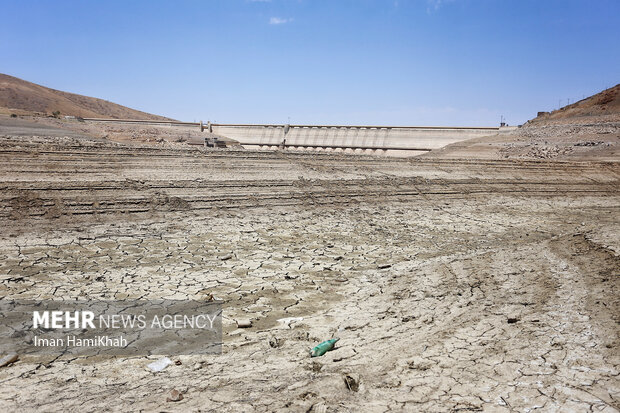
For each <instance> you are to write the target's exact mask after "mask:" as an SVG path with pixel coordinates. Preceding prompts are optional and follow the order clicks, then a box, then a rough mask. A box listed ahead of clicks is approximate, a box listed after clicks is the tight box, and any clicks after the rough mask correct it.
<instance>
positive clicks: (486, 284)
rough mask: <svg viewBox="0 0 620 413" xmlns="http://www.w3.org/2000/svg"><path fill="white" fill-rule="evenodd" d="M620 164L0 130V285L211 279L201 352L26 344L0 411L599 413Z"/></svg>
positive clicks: (62, 288)
mask: <svg viewBox="0 0 620 413" xmlns="http://www.w3.org/2000/svg"><path fill="white" fill-rule="evenodd" d="M619 180H620V167H619V165H618V163H614V162H557V161H556V162H552V161H520V160H502V161H497V160H488V161H467V160H449V161H448V160H436V159H385V158H374V157H370V156H345V155H327V154H313V155H309V154H293V153H286V152H257V151H241V150H220V151H211V152H204V151H202V150H198V149H196V150H193V149H184V148H181V147H180V146H179V148H168V149H161V148H155V147H148V146H139V145H133V146H125V145H116V144H110V143H104V142H95V141H88V140H80V139H73V138H24V137H9V136H5V137H2V138H0V189H1V191H0V222H1V225H2V233H1V234H0V281H1V284H0V289H1V290H2V296H3V297H8V298H15V299H17V298H37V299H61V298H62V299H68V298H76V297H80V298H85V297H88V298H98V299H121V298H136V297H143V298H171V299H184V298H195V299H206V298H207V297H210V296H211V295H212V296H214V297H215V298H217V299H221V300H223V301H224V318H225V319H224V346H223V353H222V354H221V355H211V356H183V355H176V354H166V355H162V356H168V357H170V358H172V359H173V360H179V361H180V362H181V364H179V365H171V366H169V367H168V368H167V369H165V370H164V371H162V372H160V373H157V374H154V373H151V372H150V371H148V370H147V369H146V365H147V364H148V363H150V362H151V361H152V360H153V359H157V358H158V357H132V358H102V357H98V358H50V357H46V358H44V357H26V356H24V357H22V358H20V359H19V360H18V361H17V362H16V363H14V364H12V365H9V366H6V367H1V368H0V385H1V386H2V392H0V408H3V409H4V410H7V411H15V410H20V411H77V410H80V411H91V410H97V411H100V410H104V411H105V410H109V411H127V410H132V411H133V410H137V411H140V410H142V411H230V412H235V411H287V410H290V411H315V412H325V411H327V412H335V411H343V412H344V411H365V412H372V411H377V412H384V411H425V412H428V411H442V412H443V411H491V412H498V411H499V412H501V411H506V412H509V411H519V412H529V411H533V410H537V411H563V412H566V411H575V412H582V411H594V412H599V411H600V412H614V411H619V410H620V380H619V379H618V374H619V368H620V351H619V350H618V349H619V344H620V342H619V334H618V333H619V331H620V329H619V325H618V323H619V321H620V296H619V294H618V287H619V286H620V278H619V275H620V270H619V269H620V193H619V188H620V185H619ZM289 317H301V318H303V319H302V320H300V321H296V322H290V323H286V322H282V321H278V320H281V319H283V318H289ZM241 318H244V319H247V318H249V319H251V320H252V321H253V326H252V327H251V328H249V329H237V328H236V323H235V320H238V319H241ZM331 337H339V338H340V341H339V342H338V345H337V349H336V350H334V351H332V352H329V353H327V354H326V355H325V356H322V357H319V358H310V356H309V350H310V348H312V347H313V346H315V345H316V344H318V343H319V342H321V341H323V340H325V339H328V338H331ZM173 389H176V390H178V391H180V392H181V393H183V396H184V397H183V400H181V401H179V402H167V401H166V398H168V397H170V392H171V391H172V390H173Z"/></svg>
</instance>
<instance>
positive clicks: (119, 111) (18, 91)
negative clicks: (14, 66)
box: [0, 73, 170, 120]
mask: <svg viewBox="0 0 620 413" xmlns="http://www.w3.org/2000/svg"><path fill="white" fill-rule="evenodd" d="M0 113H16V114H20V115H24V114H46V115H51V114H54V113H56V114H57V115H61V116H65V115H68V116H79V117H84V118H116V119H143V120H170V119H168V118H165V117H163V116H157V115H152V114H150V113H146V112H141V111H139V110H135V109H131V108H128V107H125V106H121V105H118V104H116V103H112V102H108V101H106V100H103V99H97V98H92V97H88V96H82V95H76V94H74V93H68V92H62V91H60V90H55V89H50V88H47V87H45V86H41V85H37V84H35V83H31V82H27V81H25V80H22V79H18V78H16V77H13V76H9V75H5V74H1V73H0Z"/></svg>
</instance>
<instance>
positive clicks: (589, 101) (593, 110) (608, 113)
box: [528, 84, 620, 123]
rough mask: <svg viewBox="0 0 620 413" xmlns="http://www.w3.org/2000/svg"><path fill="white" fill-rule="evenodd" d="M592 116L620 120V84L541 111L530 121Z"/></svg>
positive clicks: (571, 119) (578, 119) (574, 118)
mask: <svg viewBox="0 0 620 413" xmlns="http://www.w3.org/2000/svg"><path fill="white" fill-rule="evenodd" d="M592 117H597V118H600V117H604V118H611V119H606V120H612V121H614V120H615V121H618V120H620V84H617V85H616V86H614V87H611V88H609V89H606V90H604V91H602V92H600V93H597V94H596V95H593V96H590V97H587V98H585V99H583V100H580V101H579V102H575V103H573V104H572V105H567V106H564V107H563V108H560V109H558V110H554V111H553V112H539V113H538V116H537V117H536V118H534V119H532V120H530V121H529V122H528V123H541V122H548V121H555V120H558V121H568V120H570V121H571V122H579V121H581V120H584V119H585V118H592Z"/></svg>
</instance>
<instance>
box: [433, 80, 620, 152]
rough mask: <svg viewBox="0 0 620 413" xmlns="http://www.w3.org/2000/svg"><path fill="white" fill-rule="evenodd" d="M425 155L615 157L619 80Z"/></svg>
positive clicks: (619, 138) (619, 145)
mask: <svg viewBox="0 0 620 413" xmlns="http://www.w3.org/2000/svg"><path fill="white" fill-rule="evenodd" d="M423 156H424V157H429V158H478V159H480V158H486V159H491V158H492V159H498V158H509V159H559V160H560V159H561V160H568V159H572V160H607V161H618V160H620V84H618V85H616V86H614V87H612V88H609V89H606V90H604V91H602V92H600V93H597V94H596V95H593V96H590V97H588V98H586V99H583V100H580V101H579V102H576V103H573V104H572V105H568V106H565V107H563V108H560V109H558V110H555V111H553V112H539V113H538V116H537V117H536V118H534V119H532V120H530V121H528V122H526V123H525V124H524V125H523V126H521V127H519V128H518V129H517V130H514V131H512V132H509V133H499V134H496V135H492V136H486V137H482V138H476V139H470V140H467V141H462V142H457V143H454V144H452V145H448V146H446V147H444V148H442V149H439V150H436V151H432V152H430V153H428V154H426V155H423Z"/></svg>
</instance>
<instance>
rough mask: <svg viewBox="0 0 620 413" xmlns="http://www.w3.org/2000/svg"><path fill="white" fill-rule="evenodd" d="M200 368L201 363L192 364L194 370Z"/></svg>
mask: <svg viewBox="0 0 620 413" xmlns="http://www.w3.org/2000/svg"><path fill="white" fill-rule="evenodd" d="M201 368H202V363H196V364H194V367H193V369H194V370H200V369H201Z"/></svg>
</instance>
